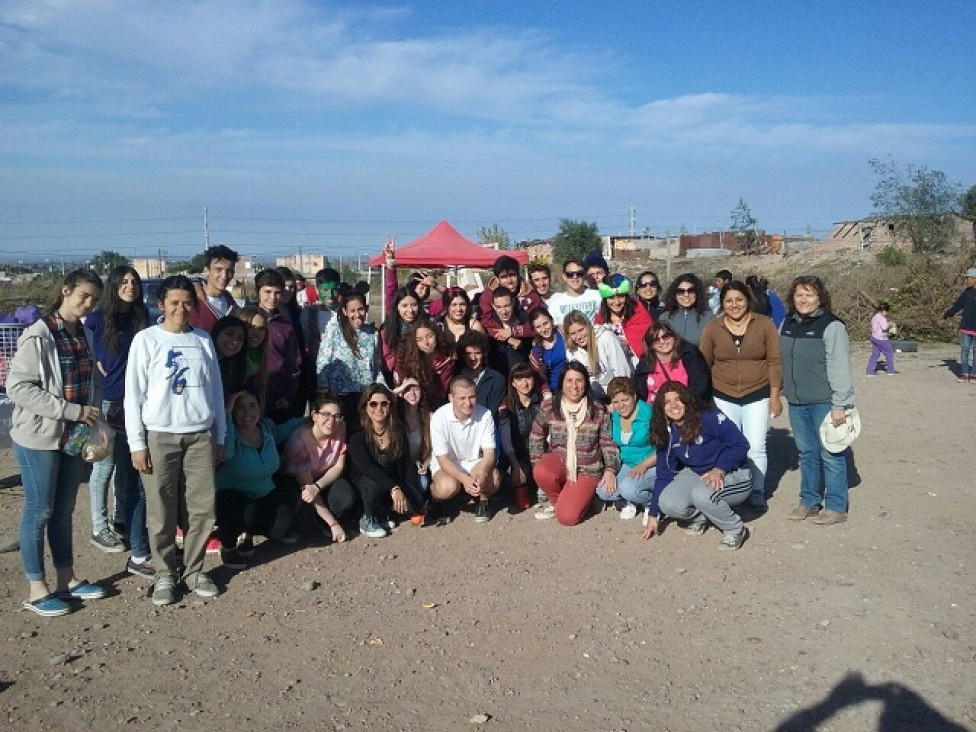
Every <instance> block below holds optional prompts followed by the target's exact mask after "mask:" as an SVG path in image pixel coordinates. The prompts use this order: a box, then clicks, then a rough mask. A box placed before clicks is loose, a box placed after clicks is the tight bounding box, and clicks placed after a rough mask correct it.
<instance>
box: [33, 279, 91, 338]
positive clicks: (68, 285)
mask: <svg viewBox="0 0 976 732" xmlns="http://www.w3.org/2000/svg"><path fill="white" fill-rule="evenodd" d="M85 283H87V284H89V285H95V287H97V288H98V289H99V291H100V292H101V290H102V289H103V288H102V278H101V277H99V276H98V275H97V274H96V273H95V272H94V271H92V270H90V269H76V270H73V271H71V272H68V275H67V277H65V278H64V282H62V283H61V287H59V288H58V296H57V297H56V298H54V302H53V303H51V307H49V308H48V309H47V310H46V311H44V315H46V316H47V315H53V314H54V313H55V312H57V310H58V308H60V307H61V304H62V303H63V302H64V293H63V292H62V290H64V289H67V290H68V293H69V294H70V293H72V292H74V289H75V288H76V287H77V286H78V285H81V284H85ZM79 332H80V331H79Z"/></svg>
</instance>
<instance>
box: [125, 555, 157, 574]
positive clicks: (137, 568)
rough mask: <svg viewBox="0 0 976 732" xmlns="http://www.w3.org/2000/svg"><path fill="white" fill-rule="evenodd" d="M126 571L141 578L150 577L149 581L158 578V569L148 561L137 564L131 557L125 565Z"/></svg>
mask: <svg viewBox="0 0 976 732" xmlns="http://www.w3.org/2000/svg"><path fill="white" fill-rule="evenodd" d="M125 571H126V572H128V573H129V574H134V575H137V576H139V577H148V578H149V579H152V578H153V577H155V576H156V568H155V567H154V566H153V565H152V562H150V561H149V560H148V559H146V560H143V561H141V562H137V561H136V560H135V559H133V558H132V557H129V561H127V562H126V563H125Z"/></svg>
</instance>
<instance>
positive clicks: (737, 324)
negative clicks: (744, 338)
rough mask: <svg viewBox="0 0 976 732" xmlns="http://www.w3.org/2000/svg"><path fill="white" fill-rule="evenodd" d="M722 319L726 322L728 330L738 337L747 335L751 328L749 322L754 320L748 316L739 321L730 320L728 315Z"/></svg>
mask: <svg viewBox="0 0 976 732" xmlns="http://www.w3.org/2000/svg"><path fill="white" fill-rule="evenodd" d="M722 319H723V321H724V322H725V328H726V330H728V331H729V333H731V334H732V335H738V336H741V335H745V332H746V328H748V327H749V322H750V321H751V320H752V318H751V317H750V316H749V315H746V317H744V318H743V319H742V320H739V321H735V320H729V316H728V315H726V316H724V317H723V318H722Z"/></svg>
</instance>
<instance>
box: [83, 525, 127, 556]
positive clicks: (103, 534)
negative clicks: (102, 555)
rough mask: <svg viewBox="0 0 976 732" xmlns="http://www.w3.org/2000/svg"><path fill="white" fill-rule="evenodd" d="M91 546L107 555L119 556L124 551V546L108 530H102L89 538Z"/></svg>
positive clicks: (113, 533) (112, 532)
mask: <svg viewBox="0 0 976 732" xmlns="http://www.w3.org/2000/svg"><path fill="white" fill-rule="evenodd" d="M91 543H92V546H96V547H98V548H99V549H101V550H102V551H103V552H106V553H107V554H121V553H122V552H124V551H125V544H123V543H122V541H121V540H120V539H119V537H117V536H116V535H115V532H114V531H112V530H111V529H109V528H104V529H102V530H101V531H100V532H99V533H97V534H94V535H93V536H92V538H91Z"/></svg>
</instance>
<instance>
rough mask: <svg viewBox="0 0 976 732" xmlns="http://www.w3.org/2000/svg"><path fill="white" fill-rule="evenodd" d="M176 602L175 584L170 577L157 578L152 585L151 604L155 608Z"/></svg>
mask: <svg viewBox="0 0 976 732" xmlns="http://www.w3.org/2000/svg"><path fill="white" fill-rule="evenodd" d="M174 602H176V582H175V581H174V580H173V578H172V577H168V576H167V577H159V578H158V579H157V580H156V583H155V584H154V585H153V594H152V604H153V605H155V606H156V607H162V606H163V605H172V604H173V603H174Z"/></svg>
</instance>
